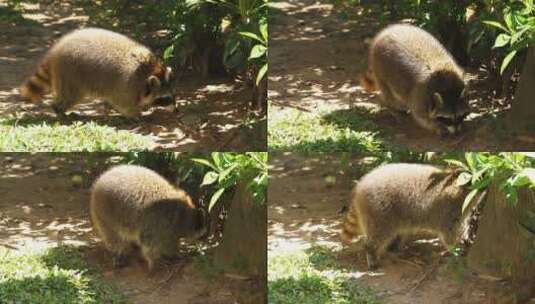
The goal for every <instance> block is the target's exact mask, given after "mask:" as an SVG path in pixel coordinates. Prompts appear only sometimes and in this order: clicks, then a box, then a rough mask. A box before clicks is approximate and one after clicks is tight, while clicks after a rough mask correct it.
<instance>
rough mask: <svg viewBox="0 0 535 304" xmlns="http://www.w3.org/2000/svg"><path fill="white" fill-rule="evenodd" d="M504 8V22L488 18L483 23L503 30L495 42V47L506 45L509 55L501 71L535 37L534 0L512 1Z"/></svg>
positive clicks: (501, 71)
mask: <svg viewBox="0 0 535 304" xmlns="http://www.w3.org/2000/svg"><path fill="white" fill-rule="evenodd" d="M510 4H511V5H510V6H506V7H504V8H503V23H501V22H498V21H494V20H486V21H483V23H485V24H487V25H489V26H491V27H495V28H497V29H499V30H500V31H502V33H500V34H499V35H498V36H497V37H496V40H495V42H494V48H502V47H506V48H507V50H508V53H507V56H505V58H504V59H503V61H502V64H501V67H500V73H503V71H504V70H505V69H506V68H507V66H508V65H509V63H510V62H511V60H512V59H513V58H514V57H515V55H516V54H517V53H518V52H519V51H521V50H523V49H526V48H527V47H528V46H529V45H530V44H532V43H533V42H534V39H535V5H534V4H533V0H523V1H511V2H510Z"/></svg>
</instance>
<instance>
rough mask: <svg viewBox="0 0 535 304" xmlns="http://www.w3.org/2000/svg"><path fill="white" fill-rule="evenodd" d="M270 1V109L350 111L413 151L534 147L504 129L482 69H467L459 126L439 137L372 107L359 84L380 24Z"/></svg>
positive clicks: (318, 7)
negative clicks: (466, 103) (466, 104)
mask: <svg viewBox="0 0 535 304" xmlns="http://www.w3.org/2000/svg"><path fill="white" fill-rule="evenodd" d="M270 8H271V11H270V38H271V40H270V55H269V61H270V63H269V64H270V77H269V79H270V82H269V99H270V100H271V105H272V106H273V108H272V110H271V112H270V115H277V110H278V109H284V108H287V107H291V108H295V109H298V110H300V111H303V112H312V113H317V112H319V111H320V110H321V111H325V110H327V111H328V112H329V113H336V112H339V113H344V112H350V113H354V112H356V113H358V114H361V115H363V116H364V117H367V118H368V117H369V118H370V120H372V121H374V122H375V123H376V124H377V125H378V127H379V130H384V131H385V134H386V135H388V140H389V141H390V142H389V143H390V144H392V145H393V146H401V147H406V148H409V149H411V150H415V151H443V150H452V149H459V150H466V151H496V150H497V151H515V150H521V151H527V150H533V149H535V139H534V138H526V137H521V138H520V137H518V138H517V137H514V136H511V135H508V133H507V132H505V131H504V130H505V128H504V127H503V124H504V123H503V121H504V119H503V117H504V115H505V114H506V113H507V112H508V111H507V110H508V108H509V107H510V105H509V103H508V102H506V101H504V100H503V99H496V98H493V97H492V94H491V91H492V90H491V89H489V88H488V87H486V86H488V85H487V84H486V83H485V82H484V81H483V80H484V79H485V74H484V72H481V71H468V72H469V73H468V74H469V75H468V76H469V77H468V78H469V87H470V92H469V96H470V99H471V100H470V104H471V106H472V108H473V111H474V112H473V113H472V114H471V115H470V116H469V117H468V121H467V123H466V128H465V133H464V134H462V135H460V136H458V137H451V138H439V137H438V136H436V135H433V134H430V133H429V132H427V131H426V130H423V129H422V128H420V127H418V126H417V125H416V124H415V122H414V121H413V119H412V118H411V117H410V116H409V115H406V116H400V117H396V116H394V115H392V114H391V113H390V112H389V111H388V110H385V109H382V110H380V111H377V109H378V107H377V106H375V105H374V100H375V99H376V98H378V96H377V95H376V94H369V93H366V92H364V91H363V89H362V88H361V87H360V85H359V81H358V79H359V76H360V75H361V74H362V73H363V72H364V71H366V69H367V63H366V62H367V50H368V45H369V42H370V40H371V38H372V37H373V36H374V34H375V33H377V31H378V30H379V29H380V25H379V24H378V21H377V20H378V19H377V18H372V17H365V16H361V17H359V18H351V19H347V20H345V19H342V18H341V17H340V15H339V14H337V9H336V8H334V7H333V5H332V4H329V1H319V2H318V1H313V0H275V1H271V2H270ZM357 11H358V8H356V9H355V12H357ZM370 107H371V108H372V111H370ZM494 114H495V115H497V117H498V118H497V119H496V118H493V117H492V116H493V115H494ZM325 118H326V119H328V118H327V117H325ZM358 131H366V130H358Z"/></svg>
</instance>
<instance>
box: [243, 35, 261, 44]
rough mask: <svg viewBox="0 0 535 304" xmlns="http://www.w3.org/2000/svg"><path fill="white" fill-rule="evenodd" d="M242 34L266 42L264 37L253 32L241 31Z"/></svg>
mask: <svg viewBox="0 0 535 304" xmlns="http://www.w3.org/2000/svg"><path fill="white" fill-rule="evenodd" d="M240 35H242V36H244V37H247V38H251V39H253V40H256V41H258V42H260V43H262V44H264V40H262V38H260V37H258V35H256V34H255V33H251V32H240Z"/></svg>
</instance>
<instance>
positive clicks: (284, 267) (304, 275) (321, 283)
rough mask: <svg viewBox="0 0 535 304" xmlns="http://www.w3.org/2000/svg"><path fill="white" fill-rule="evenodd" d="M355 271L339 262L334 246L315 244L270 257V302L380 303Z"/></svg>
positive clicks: (314, 303) (313, 303)
mask: <svg viewBox="0 0 535 304" xmlns="http://www.w3.org/2000/svg"><path fill="white" fill-rule="evenodd" d="M352 272H353V271H352V270H351V269H349V268H348V267H345V266H343V265H341V264H340V263H338V261H337V260H336V257H335V255H334V253H333V252H332V249H329V248H327V247H312V248H310V249H307V250H304V251H296V252H292V253H285V254H277V255H274V256H270V257H269V258H268V302H269V303H270V304H286V303H311V304H316V303H317V304H320V303H322V304H324V303H329V304H350V303H352V304H376V303H380V302H379V300H378V299H377V297H376V296H375V294H374V292H373V291H372V290H370V289H368V288H365V287H362V286H359V284H358V282H357V280H356V279H355V278H353V277H351V276H350V274H351V273H352Z"/></svg>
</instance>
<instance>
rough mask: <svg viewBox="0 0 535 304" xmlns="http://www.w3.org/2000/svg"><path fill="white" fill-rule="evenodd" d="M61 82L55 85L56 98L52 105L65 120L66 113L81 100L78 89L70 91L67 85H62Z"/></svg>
mask: <svg viewBox="0 0 535 304" xmlns="http://www.w3.org/2000/svg"><path fill="white" fill-rule="evenodd" d="M60 82H61V81H58V82H56V83H54V91H55V92H56V98H55V100H54V102H53V103H52V109H53V110H54V112H56V115H58V116H59V117H61V118H65V117H66V115H65V112H66V111H67V110H69V109H70V108H72V107H73V106H74V105H75V104H76V103H77V102H78V101H79V100H80V98H81V96H80V94H79V93H78V92H77V90H76V89H69V87H68V86H66V85H61V84H60Z"/></svg>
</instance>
